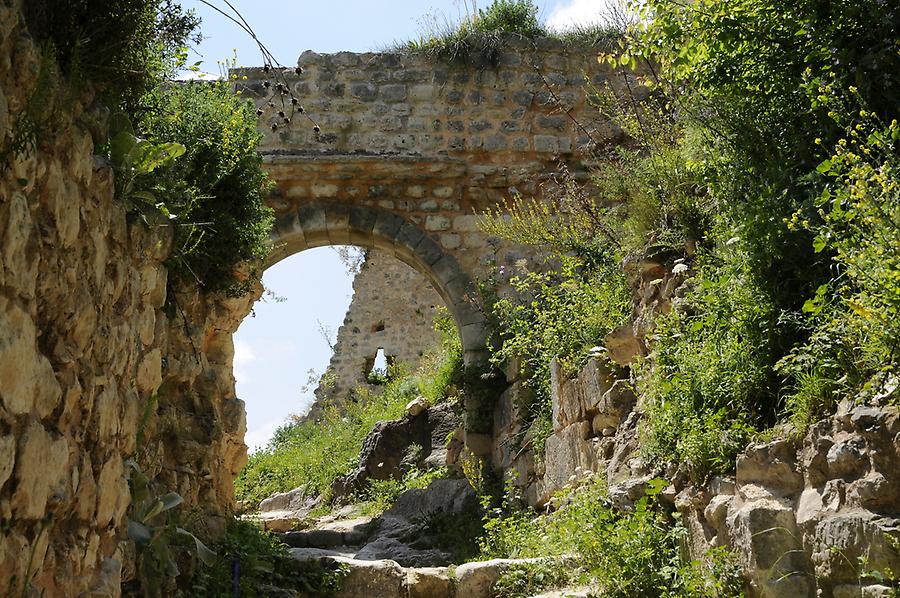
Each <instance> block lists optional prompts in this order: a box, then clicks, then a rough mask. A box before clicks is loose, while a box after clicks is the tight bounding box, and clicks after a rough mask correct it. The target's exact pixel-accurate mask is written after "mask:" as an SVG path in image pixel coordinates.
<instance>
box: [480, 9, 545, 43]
mask: <svg viewBox="0 0 900 598" xmlns="http://www.w3.org/2000/svg"><path fill="white" fill-rule="evenodd" d="M537 13H538V7H537V6H536V5H534V4H533V3H532V2H531V0H494V1H493V2H491V4H490V6H488V7H487V8H486V9H484V8H482V9H479V10H478V15H477V16H476V17H475V18H474V19H473V20H472V28H473V29H474V30H475V31H479V32H481V33H511V34H514V35H520V36H522V37H525V38H534V37H540V36H542V35H545V34H546V32H547V31H546V29H544V27H543V26H542V25H541V23H540V21H538V18H537Z"/></svg>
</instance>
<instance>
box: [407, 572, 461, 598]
mask: <svg viewBox="0 0 900 598" xmlns="http://www.w3.org/2000/svg"><path fill="white" fill-rule="evenodd" d="M406 587H407V592H409V598H453V596H454V594H455V589H454V587H453V580H452V579H450V576H449V575H448V574H447V569H446V568H445V567H420V568H417V569H409V570H407V572H406Z"/></svg>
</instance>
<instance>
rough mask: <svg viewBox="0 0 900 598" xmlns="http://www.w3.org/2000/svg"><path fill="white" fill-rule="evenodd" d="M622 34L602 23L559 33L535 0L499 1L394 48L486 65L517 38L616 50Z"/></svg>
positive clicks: (436, 24)
mask: <svg viewBox="0 0 900 598" xmlns="http://www.w3.org/2000/svg"><path fill="white" fill-rule="evenodd" d="M467 12H468V10H467ZM620 36H621V31H619V30H617V29H616V28H613V27H609V26H606V25H599V24H596V25H583V26H579V27H575V28H572V29H570V30H566V31H562V32H558V31H554V30H551V29H548V28H547V27H546V25H545V24H544V23H542V22H541V21H540V19H539V18H538V7H537V6H536V5H535V4H534V3H533V2H532V1H531V0H493V2H492V3H491V4H490V5H488V7H487V8H483V9H477V8H473V9H472V11H471V12H470V13H469V14H468V15H467V16H466V18H464V19H462V20H461V21H459V22H451V21H449V20H446V19H445V20H443V21H442V22H441V21H439V20H438V19H437V18H434V19H432V22H431V23H430V26H429V28H428V29H427V30H426V31H425V32H424V33H423V34H422V35H421V36H419V37H418V38H416V39H412V40H408V41H405V42H400V43H397V44H396V45H395V46H394V47H393V48H391V49H392V50H393V51H398V52H416V53H423V54H425V55H427V56H430V57H432V58H435V59H438V60H443V61H446V62H451V63H462V64H470V65H474V66H477V67H485V66H491V65H497V64H498V63H499V61H500V56H501V55H502V53H503V52H504V51H506V50H508V49H509V48H510V44H511V43H515V42H523V41H524V42H534V41H535V40H537V39H554V40H557V41H559V42H561V43H563V44H565V45H571V46H578V47H597V46H602V47H604V48H612V46H613V45H614V40H616V39H618V38H619V37H620Z"/></svg>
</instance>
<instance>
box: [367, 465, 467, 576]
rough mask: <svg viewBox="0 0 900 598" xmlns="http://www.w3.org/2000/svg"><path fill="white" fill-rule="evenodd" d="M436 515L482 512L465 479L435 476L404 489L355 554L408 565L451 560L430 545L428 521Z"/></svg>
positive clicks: (430, 564)
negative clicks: (421, 485) (425, 483)
mask: <svg viewBox="0 0 900 598" xmlns="http://www.w3.org/2000/svg"><path fill="white" fill-rule="evenodd" d="M436 515H440V516H443V517H453V518H463V517H474V518H478V517H480V516H481V509H480V506H479V504H478V498H477V496H476V494H475V491H474V490H473V489H472V487H471V486H470V485H469V483H468V481H467V480H466V479H450V480H435V481H434V482H432V483H431V484H430V485H429V486H428V487H427V488H425V489H423V490H420V489H413V490H408V491H406V492H404V493H403V494H402V495H400V498H399V499H398V500H397V502H396V503H395V504H394V506H392V507H391V508H390V509H388V510H387V511H385V513H384V514H383V515H382V516H381V518H380V523H379V524H378V527H377V528H376V529H375V531H374V532H373V534H372V537H371V538H370V539H369V541H368V543H367V544H366V545H365V546H363V547H362V548H361V549H360V550H359V551H358V552H357V554H356V556H357V558H360V559H363V560H370V559H392V560H394V561H397V562H398V563H400V564H401V565H403V566H407V567H410V566H411V567H423V566H439V565H448V564H450V563H451V562H452V558H453V557H452V555H450V554H448V553H447V552H445V551H444V550H442V549H441V548H439V547H435V546H433V545H432V542H431V541H430V540H429V537H428V527H427V522H428V521H429V519H430V518H432V517H434V516H436Z"/></svg>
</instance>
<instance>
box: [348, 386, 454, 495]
mask: <svg viewBox="0 0 900 598" xmlns="http://www.w3.org/2000/svg"><path fill="white" fill-rule="evenodd" d="M459 425H460V418H459V416H458V415H457V414H456V413H455V412H454V411H453V407H452V405H450V404H449V403H444V404H441V405H437V406H434V407H429V408H428V409H425V410H423V411H421V412H419V414H418V415H415V416H413V415H407V416H406V417H404V418H403V419H398V420H393V421H384V422H378V424H376V426H375V428H374V429H373V430H372V431H371V432H369V435H368V436H366V439H365V440H364V441H363V446H362V450H361V451H360V454H359V466H358V467H357V468H356V470H354V471H353V472H351V473H349V474H347V475H345V476H343V477H341V478H338V479H337V480H336V481H335V482H334V484H333V486H332V493H333V496H334V500H335V502H343V501H344V500H345V499H346V498H347V497H349V496H350V495H351V494H353V492H355V491H358V490H360V489H362V488H363V487H365V484H366V482H367V481H368V480H370V479H375V480H388V479H392V478H393V479H395V480H400V479H402V478H403V474H404V473H405V471H406V470H407V469H408V468H409V467H410V466H413V465H414V466H416V467H424V466H426V465H427V464H430V463H433V462H434V460H433V459H429V457H431V456H432V454H433V453H440V452H441V451H444V450H445V444H446V441H447V437H448V436H450V435H451V434H452V433H453V431H454V430H456V429H457V428H458V427H459ZM412 453H415V462H413V463H410V462H408V461H407V459H408V458H409V456H410V455H411V454H412Z"/></svg>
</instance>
